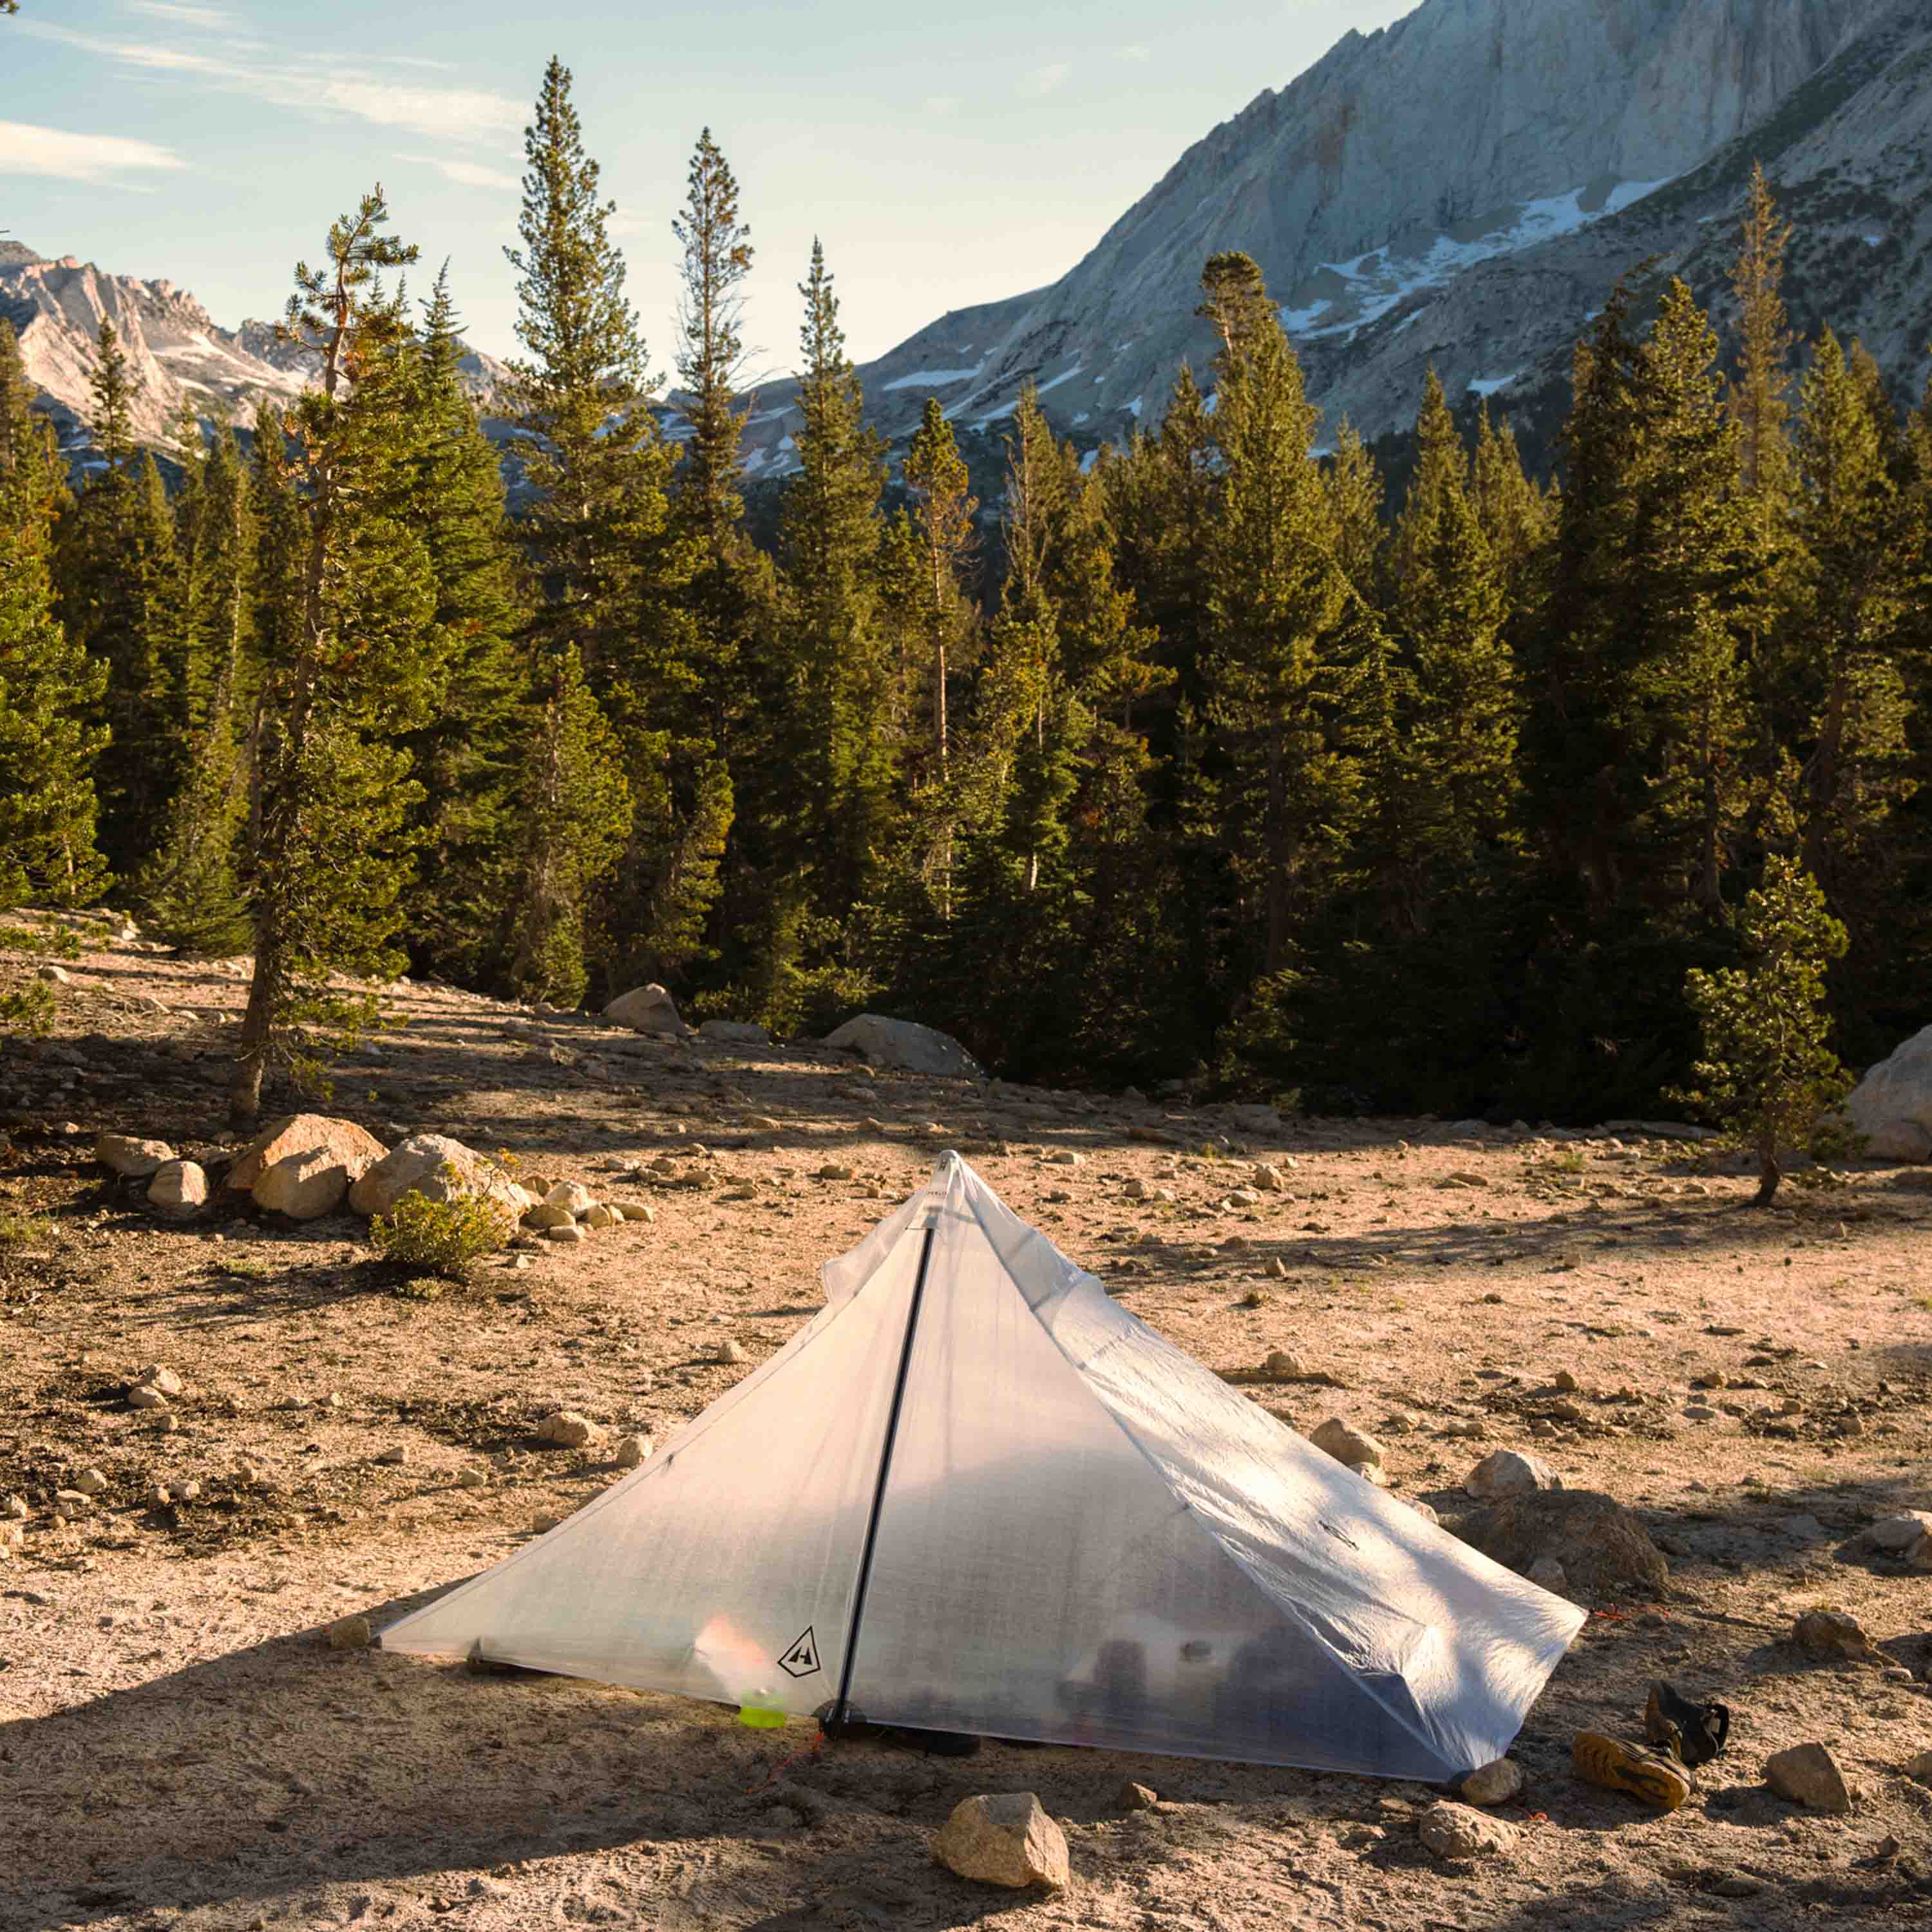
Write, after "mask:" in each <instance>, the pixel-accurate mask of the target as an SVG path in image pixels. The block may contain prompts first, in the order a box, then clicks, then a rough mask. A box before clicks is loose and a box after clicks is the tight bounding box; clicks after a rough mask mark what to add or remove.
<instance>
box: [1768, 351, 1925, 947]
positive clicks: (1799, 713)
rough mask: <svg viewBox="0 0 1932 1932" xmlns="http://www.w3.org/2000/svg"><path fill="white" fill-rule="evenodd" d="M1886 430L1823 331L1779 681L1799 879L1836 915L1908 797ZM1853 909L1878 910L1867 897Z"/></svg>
mask: <svg viewBox="0 0 1932 1932" xmlns="http://www.w3.org/2000/svg"><path fill="white" fill-rule="evenodd" d="M1891 420H1892V412H1891V406H1890V404H1889V403H1888V402H1887V401H1885V399H1884V398H1883V395H1882V391H1880V392H1878V393H1877V394H1876V395H1874V393H1873V389H1872V388H1871V386H1870V381H1869V379H1861V377H1860V374H1859V373H1858V370H1857V369H1856V368H1855V366H1854V365H1853V364H1852V362H1848V360H1847V359H1846V356H1845V354H1844V352H1843V350H1842V349H1841V347H1840V346H1839V344H1838V338H1836V337H1835V335H1832V333H1831V332H1830V331H1829V330H1827V331H1826V333H1825V335H1824V336H1823V339H1822V340H1821V341H1820V342H1819V344H1818V347H1817V352H1816V353H1815V354H1814V356H1813V358H1812V362H1811V369H1810V371H1809V372H1808V374H1807V375H1806V377H1805V384H1804V391H1803V404H1802V415H1801V417H1800V420H1799V426H1798V437H1797V450H1796V455H1797V460H1798V463H1799V469H1800V472H1801V474H1802V481H1803V485H1804V487H1803V490H1802V493H1800V495H1799V511H1798V525H1797V535H1798V537H1799V541H1801V543H1802V546H1803V553H1804V556H1805V571H1804V576H1803V578H1802V587H1801V588H1800V589H1799V591H1798V592H1797V593H1796V597H1795V599H1794V604H1795V607H1794V610H1793V619H1792V622H1791V623H1790V629H1789V634H1788V637H1787V642H1786V644H1785V646H1784V651H1783V653H1782V668H1783V669H1784V673H1785V681H1786V693H1787V698H1786V705H1785V707H1784V708H1785V710H1786V712H1787V724H1788V727H1789V736H1788V738H1787V744H1788V745H1789V748H1790V750H1791V751H1792V752H1793V755H1794V756H1795V757H1796V758H1797V760H1799V766H1800V770H1799V800H1798V807H1799V827H1800V832H1801V836H1802V851H1803V862H1804V865H1805V871H1807V872H1808V873H1809V874H1811V876H1812V877H1814V878H1815V879H1816V880H1817V881H1818V882H1819V883H1820V885H1821V886H1823V889H1824V890H1825V891H1826V893H1827V894H1828V895H1829V896H1830V897H1831V898H1832V900H1833V901H1835V902H1838V901H1841V899H1843V898H1846V897H1848V896H1852V895H1854V889H1855V882H1856V881H1857V880H1858V877H1859V875H1860V874H1864V876H1865V877H1867V878H1869V877H1870V872H1871V870H1872V868H1873V863H1874V862H1875V861H1876V860H1877V859H1879V856H1880V854H1879V853H1878V852H1877V851H1876V850H1875V849H1874V847H1875V846H1876V842H1877V841H1878V840H1879V837H1880V835H1881V828H1882V826H1883V825H1884V823H1885V820H1886V819H1887V818H1888V816H1889V815H1890V814H1891V811H1892V810H1893V809H1894V807H1895V806H1896V805H1897V804H1898V803H1899V802H1900V801H1901V799H1902V798H1903V796H1905V795H1906V788H1907V787H1908V784H1909V775H1908V755H1909V739H1908V721H1909V711H1910V699H1909V691H1908V687H1907V684H1906V661H1907V660H1908V658H1909V655H1910V644H1909V635H1910V632H1911V630H1912V624H1913V621H1914V618H1915V612H1914V610H1913V601H1914V600H1913V598H1912V569H1911V565H1910V562H1909V554H1908V544H1909V532H1910V527H1911V526H1910V520H1909V518H1910V504H1909V499H1908V496H1907V494H1906V492H1905V491H1903V490H1901V489H1900V487H1899V485H1898V483H1897V480H1896V478H1894V475H1893V472H1892V469H1891V463H1890V462H1889V461H1888V449H1887V445H1888V439H1889V435H1890V433H1891ZM1858 896H1866V895H1858ZM1861 910H1863V911H1864V912H1865V913H1867V914H1868V915H1869V914H1876V913H1879V912H1880V910H1881V908H1880V907H1879V905H1877V904H1872V903H1870V898H1869V897H1868V896H1866V904H1865V905H1864V907H1861ZM1861 924H1862V921H1861Z"/></svg>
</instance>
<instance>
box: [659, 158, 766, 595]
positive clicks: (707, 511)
mask: <svg viewBox="0 0 1932 1932" xmlns="http://www.w3.org/2000/svg"><path fill="white" fill-rule="evenodd" d="M686 186H687V191H686V194H685V204H684V209H683V212H682V214H680V215H679V217H678V218H677V219H676V220H674V221H673V223H671V232H672V233H673V234H674V235H675V236H676V237H677V239H678V241H679V244H680V245H682V248H683V250H684V282H683V294H682V299H681V301H680V302H679V310H678V339H679V351H678V359H677V374H678V380H679V383H681V384H682V387H683V393H684V401H683V405H682V412H683V416H684V422H685V428H686V430H687V431H688V437H687V440H686V441H685V448H684V469H683V475H682V478H680V480H679V487H678V511H679V515H680V516H681V517H683V518H684V519H685V522H686V523H687V524H688V526H689V527H690V528H691V530H692V531H693V532H694V534H695V535H697V538H698V540H699V541H700V544H701V545H702V547H703V551H704V553H705V555H706V558H707V559H708V560H709V561H710V562H712V563H714V564H715V563H717V562H720V561H721V560H722V559H724V557H725V556H726V554H727V550H728V547H729V545H730V541H731V538H733V535H734V534H735V533H736V529H737V526H738V522H739V518H740V517H742V515H743V514H744V509H745V505H744V499H743V497H742V494H741V493H740V490H741V486H742V481H743V459H742V456H741V455H740V454H739V439H740V437H742V434H743V432H744V419H743V417H742V415H741V414H740V413H739V409H738V404H737V390H738V388H739V385H740V384H741V383H742V381H743V380H744V376H745V343H744V311H745V303H744V297H743V296H742V295H741V294H740V293H739V288H740V286H741V285H742V283H743V281H744V280H745V277H746V276H747V275H749V274H750V273H751V253H752V251H751V230H750V229H749V228H748V227H746V226H745V225H744V224H743V223H742V222H741V221H740V220H739V219H738V182H737V178H736V176H735V175H733V173H732V172H731V169H730V163H727V161H726V160H725V158H724V154H722V152H721V151H720V150H719V148H718V144H717V142H715V141H714V140H712V138H711V130H710V129H709V127H706V128H705V129H704V130H703V132H702V133H700V134H699V136H698V137H697V147H696V148H694V150H693V151H692V153H691V167H690V171H689V173H688V177H687V184H686Z"/></svg>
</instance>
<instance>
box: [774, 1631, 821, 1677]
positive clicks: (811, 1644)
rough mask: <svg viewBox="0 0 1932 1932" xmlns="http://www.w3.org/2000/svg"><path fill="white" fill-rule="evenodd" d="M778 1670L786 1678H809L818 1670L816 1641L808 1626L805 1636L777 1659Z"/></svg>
mask: <svg viewBox="0 0 1932 1932" xmlns="http://www.w3.org/2000/svg"><path fill="white" fill-rule="evenodd" d="M778 1668H779V1669H780V1670H782V1671H783V1672H784V1673H785V1674H786V1676H788V1677H809V1676H811V1673H813V1672H814V1670H817V1668H818V1640H817V1638H816V1637H814V1636H813V1635H812V1634H811V1625H809V1624H807V1625H805V1634H804V1635H803V1636H802V1637H800V1638H799V1640H798V1641H797V1642H796V1643H794V1644H793V1646H791V1647H790V1649H788V1650H787V1652H785V1654H784V1656H782V1657H781V1658H779V1659H778Z"/></svg>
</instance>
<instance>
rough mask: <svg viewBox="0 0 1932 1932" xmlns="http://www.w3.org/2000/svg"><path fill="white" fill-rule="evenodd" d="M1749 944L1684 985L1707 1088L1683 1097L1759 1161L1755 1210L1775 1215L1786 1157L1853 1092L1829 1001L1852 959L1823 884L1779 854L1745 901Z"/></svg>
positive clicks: (1702, 1085)
mask: <svg viewBox="0 0 1932 1932" xmlns="http://www.w3.org/2000/svg"><path fill="white" fill-rule="evenodd" d="M1742 938H1743V942H1744V949H1745V964H1744V965H1742V967H1733V968H1727V969H1726V970H1725V971H1721V972H1717V973H1705V972H1700V971H1697V970H1696V969H1693V970H1692V971H1691V973H1690V974H1689V975H1688V978H1687V979H1686V981H1685V999H1686V1000H1687V1001H1688V1003H1689V1005H1690V1007H1691V1010H1692V1012H1693V1013H1695V1015H1696V1016H1697V1021H1698V1024H1699V1027H1700V1031H1701V1033H1702V1035H1703V1058H1701V1059H1700V1061H1698V1062H1697V1067H1696V1070H1695V1071H1696V1074H1697V1079H1698V1081H1699V1082H1700V1085H1699V1087H1698V1088H1696V1089H1694V1090H1693V1091H1691V1092H1689V1093H1688V1094H1685V1095H1684V1096H1683V1097H1684V1098H1685V1099H1686V1100H1689V1101H1690V1102H1691V1104H1692V1105H1694V1106H1697V1107H1699V1108H1701V1109H1703V1110H1704V1111H1705V1112H1706V1113H1708V1114H1709V1115H1710V1116H1711V1117H1712V1118H1713V1119H1714V1120H1715V1121H1718V1123H1719V1124H1721V1126H1723V1127H1726V1128H1727V1129H1728V1130H1730V1132H1731V1133H1733V1134H1734V1135H1736V1136H1737V1138H1738V1139H1740V1140H1741V1141H1742V1142H1744V1144H1745V1145H1746V1146H1747V1147H1748V1148H1750V1150H1751V1152H1752V1153H1753V1154H1755V1155H1756V1156H1757V1163H1758V1191H1757V1205H1758V1206H1759V1207H1760V1208H1768V1207H1769V1206H1770V1205H1771V1202H1772V1198H1773V1197H1774V1196H1775V1195H1776V1194H1777V1193H1778V1184H1779V1182H1780V1181H1781V1180H1782V1179H1783V1178H1784V1149H1785V1148H1788V1147H1790V1146H1793V1145H1798V1146H1800V1147H1802V1146H1803V1145H1805V1144H1807V1143H1808V1142H1809V1141H1810V1140H1811V1137H1812V1136H1813V1135H1814V1133H1815V1132H1816V1131H1817V1130H1818V1128H1819V1127H1820V1125H1821V1124H1822V1123H1823V1122H1824V1121H1825V1120H1826V1117H1827V1116H1828V1115H1830V1114H1831V1113H1832V1110H1833V1109H1835V1107H1836V1106H1838V1103H1839V1102H1841V1100H1843V1098H1844V1097H1845V1096H1846V1094H1848V1093H1849V1092H1850V1091H1851V1085H1852V1083H1851V1080H1850V1079H1849V1076H1847V1075H1846V1072H1845V1070H1844V1068H1843V1067H1842V1066H1841V1065H1840V1064H1839V1061H1838V1055H1836V1054H1835V1053H1834V1052H1832V1049H1831V1046H1830V1038H1831V1019H1830V1016H1829V1013H1827V1011H1826V1001H1825V975H1826V971H1827V970H1828V968H1829V967H1830V965H1832V962H1834V961H1835V960H1838V959H1843V956H1844V953H1845V948H1846V934H1845V929H1844V928H1843V926H1841V925H1840V924H1839V922H1838V921H1837V920H1836V919H1834V918H1833V917H1832V916H1831V914H1830V913H1829V912H1827V911H1826V909H1825V895H1824V894H1823V892H1820V890H1819V889H1818V885H1817V881H1816V880H1814V879H1813V878H1812V877H1811V875H1810V874H1809V873H1808V872H1806V871H1805V870H1804V868H1802V866H1800V865H1796V863H1794V862H1793V861H1791V860H1790V859H1784V858H1781V857H1778V856H1776V855H1775V854H1774V855H1773V856H1772V858H1771V859H1769V860H1768V861H1767V862H1766V866H1765V875H1764V883H1763V884H1762V885H1761V886H1759V887H1758V888H1757V890H1756V891H1754V892H1752V894H1751V896H1750V898H1748V900H1747V901H1746V902H1745V911H1744V918H1743V922H1742Z"/></svg>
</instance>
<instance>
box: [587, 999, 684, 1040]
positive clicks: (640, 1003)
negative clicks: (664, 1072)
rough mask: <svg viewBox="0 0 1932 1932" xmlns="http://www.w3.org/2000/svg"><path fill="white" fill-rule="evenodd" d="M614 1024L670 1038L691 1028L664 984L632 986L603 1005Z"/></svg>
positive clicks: (606, 1014)
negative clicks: (678, 1011) (626, 991)
mask: <svg viewBox="0 0 1932 1932" xmlns="http://www.w3.org/2000/svg"><path fill="white" fill-rule="evenodd" d="M604 1018H605V1019H607V1020H608V1021H609V1022H610V1024H611V1025H613V1026H620V1027H628V1028H630V1029H631V1031H632V1032H633V1033H647V1034H655V1035H657V1036H658V1037H660V1038H662V1039H667V1040H683V1039H685V1037H688V1034H690V1032H691V1028H689V1027H688V1026H686V1025H685V1023H684V1022H683V1021H682V1020H681V1019H679V1018H678V1016H677V1002H676V1001H675V1000H673V998H671V996H670V995H669V994H668V993H667V992H665V991H664V989H663V988H662V987H661V986H633V987H632V988H631V990H630V991H629V992H628V993H619V995H617V997H616V998H615V999H614V1000H613V1001H611V1002H610V1004H609V1005H608V1006H607V1007H605V1008H604Z"/></svg>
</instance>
